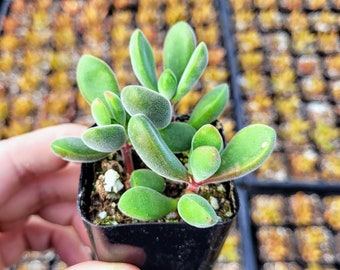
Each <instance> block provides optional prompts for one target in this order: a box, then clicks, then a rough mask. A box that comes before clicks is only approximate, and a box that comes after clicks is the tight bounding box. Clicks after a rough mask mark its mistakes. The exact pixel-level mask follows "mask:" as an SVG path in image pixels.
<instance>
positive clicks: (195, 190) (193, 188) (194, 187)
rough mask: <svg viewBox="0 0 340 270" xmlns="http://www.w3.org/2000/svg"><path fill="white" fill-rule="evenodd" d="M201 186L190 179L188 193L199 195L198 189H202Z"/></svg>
mask: <svg viewBox="0 0 340 270" xmlns="http://www.w3.org/2000/svg"><path fill="white" fill-rule="evenodd" d="M200 186H201V184H199V183H196V182H195V181H194V180H193V179H190V181H189V183H188V185H187V187H186V192H189V193H191V192H193V193H198V189H199V188H200Z"/></svg>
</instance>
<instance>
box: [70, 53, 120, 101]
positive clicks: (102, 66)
mask: <svg viewBox="0 0 340 270" xmlns="http://www.w3.org/2000/svg"><path fill="white" fill-rule="evenodd" d="M77 83H78V87H79V90H80V93H81V94H82V95H83V97H84V98H85V100H86V101H87V102H88V103H89V104H91V103H92V102H93V101H94V100H95V98H100V99H101V100H104V92H105V91H111V92H113V93H115V94H116V95H119V86H118V82H117V79H116V76H115V74H114V72H113V71H112V69H111V68H110V67H109V66H108V65H107V64H106V63H105V62H104V61H103V60H101V59H99V58H97V57H94V56H91V55H83V56H81V57H80V59H79V62H78V65H77Z"/></svg>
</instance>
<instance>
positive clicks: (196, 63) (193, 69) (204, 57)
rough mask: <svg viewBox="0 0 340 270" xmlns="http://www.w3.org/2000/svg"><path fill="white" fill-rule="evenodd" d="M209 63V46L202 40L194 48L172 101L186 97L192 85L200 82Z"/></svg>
mask: <svg viewBox="0 0 340 270" xmlns="http://www.w3.org/2000/svg"><path fill="white" fill-rule="evenodd" d="M207 65H208V48H207V46H206V45H205V43H203V42H201V43H200V44H198V46H197V47H196V49H195V50H194V52H193V54H192V55H191V58H190V60H189V63H188V64H187V66H186V67H185V70H184V72H183V75H182V77H181V79H180V80H179V82H178V86H177V92H176V95H175V96H174V97H173V98H172V102H173V103H176V102H178V101H179V100H180V99H181V98H182V97H184V96H185V95H186V94H187V93H188V92H189V91H190V90H191V88H192V87H194V85H195V84H196V83H197V82H198V80H199V79H200V77H201V76H202V74H203V72H204V70H205V68H206V67H207Z"/></svg>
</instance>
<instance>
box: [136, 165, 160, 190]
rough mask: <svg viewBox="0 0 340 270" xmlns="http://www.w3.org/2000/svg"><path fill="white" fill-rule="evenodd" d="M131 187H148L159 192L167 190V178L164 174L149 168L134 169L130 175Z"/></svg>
mask: <svg viewBox="0 0 340 270" xmlns="http://www.w3.org/2000/svg"><path fill="white" fill-rule="evenodd" d="M130 184H131V187H138V186H143V187H148V188H151V189H154V190H156V191H158V192H163V191H164V190H165V180H164V178H163V177H162V176H160V175H158V174H157V173H155V172H153V171H151V170H149V169H138V170H134V171H133V172H132V174H131V176H130Z"/></svg>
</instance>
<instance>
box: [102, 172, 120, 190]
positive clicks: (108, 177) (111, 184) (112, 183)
mask: <svg viewBox="0 0 340 270" xmlns="http://www.w3.org/2000/svg"><path fill="white" fill-rule="evenodd" d="M123 187H124V185H123V184H122V182H120V180H119V174H118V173H117V172H116V171H115V170H112V169H109V170H107V171H106V172H105V174H104V189H105V191H106V192H115V193H117V192H118V191H120V190H121V189H122V188H123Z"/></svg>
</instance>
